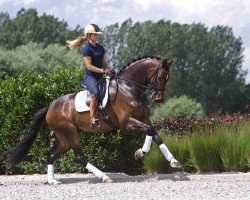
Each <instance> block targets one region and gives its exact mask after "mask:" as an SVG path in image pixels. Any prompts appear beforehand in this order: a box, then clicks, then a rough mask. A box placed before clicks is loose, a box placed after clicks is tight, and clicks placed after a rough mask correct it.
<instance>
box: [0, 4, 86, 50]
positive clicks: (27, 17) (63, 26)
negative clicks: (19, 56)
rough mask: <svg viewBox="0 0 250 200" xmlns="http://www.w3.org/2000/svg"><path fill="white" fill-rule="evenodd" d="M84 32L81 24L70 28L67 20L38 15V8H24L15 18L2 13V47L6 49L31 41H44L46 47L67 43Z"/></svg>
mask: <svg viewBox="0 0 250 200" xmlns="http://www.w3.org/2000/svg"><path fill="white" fill-rule="evenodd" d="M82 32H83V31H82V29H81V28H80V27H79V26H77V27H76V28H75V29H74V30H69V29H68V24H67V23H66V22H65V21H59V20H58V18H55V17H54V16H52V15H47V14H43V15H42V16H38V13H37V11H36V9H28V10H25V9H24V8H22V9H21V10H19V11H18V12H17V15H16V18H14V19H10V18H9V15H8V14H6V13H0V47H4V48H6V49H14V48H16V47H17V46H20V45H24V44H28V43H29V42H37V43H43V45H44V47H46V46H48V45H50V44H54V43H59V44H63V45H65V42H66V40H67V39H69V38H73V37H77V36H79V35H80V34H82Z"/></svg>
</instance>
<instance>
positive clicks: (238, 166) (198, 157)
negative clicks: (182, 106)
mask: <svg viewBox="0 0 250 200" xmlns="http://www.w3.org/2000/svg"><path fill="white" fill-rule="evenodd" d="M160 136H161V138H162V139H163V141H164V142H165V144H166V145H167V147H168V148H169V150H170V151H171V153H172V154H173V155H174V157H175V158H176V159H177V160H178V161H179V162H180V164H181V165H182V170H184V171H186V172H222V171H243V172H246V171H249V169H250V122H248V123H242V124H240V125H239V126H237V128H236V127H233V126H232V125H230V126H229V125H220V126H218V127H217V128H215V129H213V132H212V133H211V132H210V131H206V130H203V131H202V132H201V130H197V131H195V132H194V133H193V134H192V136H191V137H187V136H182V137H179V138H177V137H175V136H168V135H166V134H163V133H161V134H160ZM144 167H145V170H146V172H147V173H154V172H157V173H172V172H175V170H174V169H172V168H171V167H170V166H169V163H168V161H166V159H165V158H164V156H163V155H162V153H161V151H160V150H159V148H158V146H157V145H155V144H153V145H152V149H151V151H150V152H149V153H148V154H147V155H146V156H145V159H144Z"/></svg>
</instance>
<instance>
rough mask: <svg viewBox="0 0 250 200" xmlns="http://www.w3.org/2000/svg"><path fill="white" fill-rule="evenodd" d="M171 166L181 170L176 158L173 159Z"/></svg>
mask: <svg viewBox="0 0 250 200" xmlns="http://www.w3.org/2000/svg"><path fill="white" fill-rule="evenodd" d="M170 166H171V167H173V168H181V165H180V163H179V162H178V161H177V160H175V159H174V158H172V159H171V163H170Z"/></svg>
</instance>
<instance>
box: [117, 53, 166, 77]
mask: <svg viewBox="0 0 250 200" xmlns="http://www.w3.org/2000/svg"><path fill="white" fill-rule="evenodd" d="M146 58H151V59H154V58H155V59H157V60H161V58H160V57H157V56H147V55H145V56H143V57H138V58H135V59H133V60H131V61H130V62H128V63H127V65H125V66H124V67H123V68H122V69H121V70H120V71H119V74H120V73H121V72H122V71H123V70H125V69H127V68H128V67H130V66H131V65H132V64H134V63H135V62H137V61H140V60H142V59H146Z"/></svg>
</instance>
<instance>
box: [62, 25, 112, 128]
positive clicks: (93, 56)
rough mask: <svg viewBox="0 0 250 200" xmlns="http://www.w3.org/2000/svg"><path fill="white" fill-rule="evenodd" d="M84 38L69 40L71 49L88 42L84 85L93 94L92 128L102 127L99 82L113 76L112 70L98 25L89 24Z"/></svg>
mask: <svg viewBox="0 0 250 200" xmlns="http://www.w3.org/2000/svg"><path fill="white" fill-rule="evenodd" d="M84 34H85V35H84V36H81V37H78V38H77V39H75V40H73V41H69V40H67V41H66V42H67V43H68V44H69V47H70V48H76V47H80V46H81V45H82V44H83V43H85V42H86V45H85V46H84V47H83V49H82V55H83V62H84V64H85V66H86V72H85V78H84V80H83V81H82V84H83V85H84V86H86V88H87V90H88V91H89V92H90V93H91V94H92V96H91V101H90V127H91V128H95V127H99V126H100V122H99V119H98V118H97V116H96V115H97V107H98V105H99V89H98V81H99V80H100V79H101V78H102V77H103V74H104V73H105V74H112V69H111V68H110V67H109V66H108V63H107V60H106V56H105V50H104V48H103V46H102V45H100V44H99V43H98V42H99V35H100V34H102V32H101V30H100V28H99V27H98V26H97V25H96V24H89V25H87V26H86V27H85V29H84Z"/></svg>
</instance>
